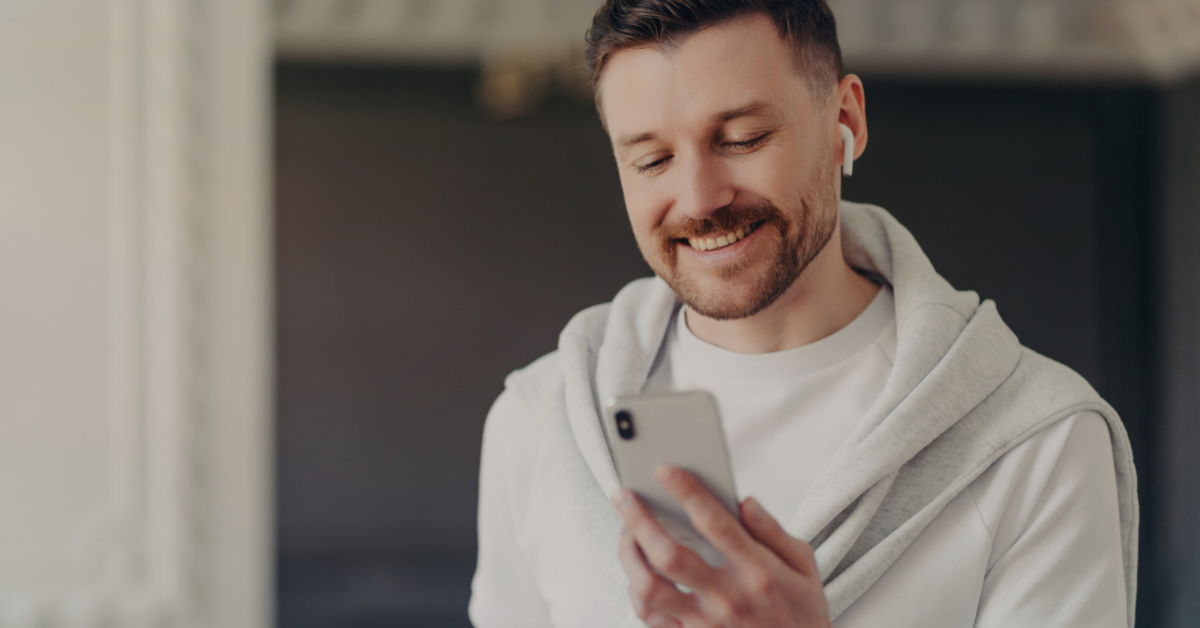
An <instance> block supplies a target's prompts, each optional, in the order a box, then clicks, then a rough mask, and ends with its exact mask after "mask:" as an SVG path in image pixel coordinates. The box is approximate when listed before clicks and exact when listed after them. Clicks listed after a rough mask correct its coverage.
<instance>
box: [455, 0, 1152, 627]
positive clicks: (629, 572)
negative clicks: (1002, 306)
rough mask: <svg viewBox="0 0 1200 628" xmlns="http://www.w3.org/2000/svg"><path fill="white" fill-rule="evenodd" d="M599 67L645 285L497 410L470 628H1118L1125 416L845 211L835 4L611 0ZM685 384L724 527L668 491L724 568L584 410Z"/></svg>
mask: <svg viewBox="0 0 1200 628" xmlns="http://www.w3.org/2000/svg"><path fill="white" fill-rule="evenodd" d="M588 46H589V48H588V61H589V68H590V70H591V72H592V78H593V84H594V87H595V90H596V103H597V107H598V109H599V111H600V116H601V120H602V121H603V123H604V125H605V129H606V130H607V131H608V134H609V137H610V138H611V140H612V146H613V152H614V156H615V158H616V164H617V168H618V170H619V172H620V178H621V186H622V189H623V191H624V196H625V204H626V208H627V210H628V213H629V218H630V223H631V224H632V227H633V232H634V236H635V238H636V239H637V243H638V246H639V248H640V249H641V251H642V254H643V256H644V257H645V259H646V261H647V262H648V263H649V264H650V267H651V268H652V269H653V270H654V272H655V274H656V275H657V277H655V278H650V279H644V280H639V281H635V282H633V283H632V284H630V285H629V286H627V287H626V288H625V289H623V290H622V291H621V292H620V293H619V294H618V295H616V297H615V298H614V300H613V302H612V303H610V304H605V305H601V306H597V307H594V308H591V309H588V310H585V311H584V312H581V313H580V314H579V315H577V316H576V317H575V318H574V319H573V320H572V321H571V322H570V324H568V326H567V328H566V329H565V330H564V331H563V332H562V334H561V336H560V339H559V348H558V350H557V351H555V352H554V353H551V354H550V355H548V356H546V357H544V358H542V359H540V360H538V361H537V362H535V363H533V364H531V365H530V366H528V367H526V368H524V369H522V370H520V371H517V372H515V373H513V375H511V376H510V377H509V379H508V381H507V385H506V390H505V392H504V393H503V394H502V395H501V396H500V398H499V399H498V400H497V401H496V404H495V405H494V406H493V408H492V411H491V413H490V414H489V416H488V420H487V426H486V428H485V433H484V447H483V461H482V470H481V486H480V506H479V562H478V567H477V571H476V576H475V580H474V583H473V595H472V599H471V606H470V615H471V619H472V621H473V622H474V623H475V624H476V625H477V626H479V627H480V628H492V627H498V628H499V627H509V626H512V627H515V626H561V627H577V626H578V627H582V626H605V627H608V626H634V625H641V624H642V623H643V622H644V623H645V624H648V625H650V626H655V627H659V626H687V627H689V628H690V627H697V628H700V627H708V626H747V627H749V626H822V627H823V626H829V625H831V624H835V625H838V626H842V627H852V626H854V627H858V626H861V627H868V626H871V627H874V626H891V627H896V626H914V627H916V626H922V627H924V626H964V627H965V626H1012V625H1021V626H1024V625H1053V626H1067V625H1071V626H1076V625H1078V626H1085V625H1086V626H1126V625H1131V624H1132V618H1133V607H1134V599H1135V592H1136V587H1135V580H1134V576H1135V573H1136V561H1137V553H1136V546H1137V545H1136V544H1137V496H1136V492H1135V485H1136V481H1135V477H1134V469H1133V463H1132V459H1131V457H1130V453H1129V443H1128V439H1127V438H1126V436H1125V432H1124V429H1123V428H1122V426H1121V423H1120V420H1119V419H1118V418H1117V416H1116V414H1115V413H1114V412H1113V410H1112V408H1111V407H1109V406H1108V405H1107V404H1106V403H1104V401H1103V400H1101V399H1100V398H1099V397H1098V396H1097V395H1096V393H1095V392H1094V391H1093V390H1092V389H1091V387H1089V386H1088V385H1087V383H1086V382H1085V381H1083V380H1082V379H1081V378H1080V377H1079V376H1078V375H1076V374H1075V373H1073V372H1072V371H1070V370H1069V369H1067V368H1066V367H1064V366H1062V365H1060V364H1057V363H1054V362H1052V361H1050V360H1048V359H1046V358H1044V357H1042V356H1040V355H1038V354H1037V353H1034V352H1033V351H1031V350H1029V349H1027V348H1025V347H1022V346H1021V345H1020V344H1019V342H1018V341H1017V339H1016V337H1015V336H1014V335H1013V334H1012V332H1011V331H1010V330H1009V329H1008V328H1007V327H1006V326H1005V325H1004V323H1003V321H1002V320H1001V319H1000V317H999V314H998V313H997V310H996V307H995V304H993V303H992V302H990V301H984V302H981V301H980V300H979V298H978V296H977V295H976V294H975V293H973V292H964V291H957V290H955V289H954V288H953V287H951V286H950V285H949V284H948V283H947V282H946V281H945V280H944V279H942V278H941V277H940V276H939V275H938V274H937V273H936V272H935V271H934V269H933V268H932V266H931V265H930V263H929V261H928V259H927V258H926V257H925V256H924V254H923V253H922V252H921V249H920V247H919V246H918V245H917V243H916V242H915V240H914V239H913V237H912V235H911V234H909V233H908V231H906V230H905V229H904V228H903V227H902V226H901V225H900V224H898V223H897V222H896V221H895V219H893V218H892V217H891V216H890V215H889V214H888V213H887V212H885V211H884V210H882V209H880V208H878V207H873V206H868V205H858V204H853V203H848V202H844V201H841V200H840V199H841V176H842V173H843V170H844V169H846V168H847V167H848V166H850V165H851V164H852V161H851V160H852V159H853V158H855V157H857V156H858V155H859V154H861V153H862V151H863V150H864V149H865V148H866V146H867V137H868V136H867V121H866V112H865V111H866V110H865V95H864V91H863V84H862V81H861V80H859V78H858V77H856V76H854V75H846V74H845V73H844V72H843V69H842V62H841V53H840V50H839V47H838V44H837V35H836V28H835V25H834V19H833V16H832V14H831V13H830V11H829V8H828V7H827V6H826V5H825V2H824V0H609V1H608V2H606V3H605V5H604V6H603V7H602V8H601V9H600V11H599V13H598V14H597V16H596V19H595V21H594V23H593V26H592V29H591V31H590V32H589V33H588ZM843 128H844V129H845V131H843ZM694 389H703V390H707V391H710V392H711V393H712V394H713V395H714V397H715V398H716V399H717V402H718V405H719V407H720V410H721V414H722V417H723V419H724V425H723V429H724V430H725V432H726V440H727V442H728V444H729V448H730V458H731V460H732V464H733V470H734V476H735V479H736V482H737V486H738V490H739V492H740V493H741V494H740V495H739V497H740V498H741V499H742V501H741V505H740V508H739V512H738V513H736V514H733V513H729V512H727V511H725V510H724V509H723V508H722V507H720V505H719V502H717V501H716V500H715V499H714V498H713V497H712V495H710V494H709V493H708V491H707V490H705V488H704V487H703V486H702V485H700V484H699V483H698V482H697V481H696V480H695V478H693V477H692V476H691V475H690V474H688V473H686V472H684V471H681V470H677V469H672V468H667V467H664V468H661V469H660V470H659V471H660V473H659V479H660V481H662V483H663V484H664V487H666V489H667V490H668V491H669V492H670V493H671V494H672V495H673V496H674V497H675V498H676V499H677V500H678V501H679V502H680V503H681V504H682V505H683V507H684V508H685V509H686V510H687V512H688V513H689V515H690V517H691V519H692V521H693V524H694V525H695V527H696V528H697V530H698V531H699V532H700V533H701V534H703V535H704V536H705V537H707V538H708V539H709V540H710V541H711V542H712V544H713V545H714V546H715V547H716V548H717V549H719V550H720V551H721V553H722V554H724V556H725V557H726V559H727V560H726V562H725V564H724V565H723V566H721V567H719V568H714V567H710V566H709V565H708V564H707V563H705V562H704V561H703V560H702V559H701V558H700V557H699V556H697V555H696V554H695V553H694V552H692V551H691V550H690V549H687V548H686V547H684V546H682V545H680V544H678V543H676V542H675V541H674V540H673V539H672V538H671V537H670V536H668V535H667V534H666V533H665V532H664V531H663V529H662V527H661V526H660V525H659V524H658V523H657V522H656V521H655V519H654V518H653V517H651V516H650V515H649V514H648V512H647V511H646V510H645V508H644V507H643V506H642V504H641V502H640V501H639V500H638V499H637V497H636V496H635V495H632V494H630V493H629V492H628V491H625V490H623V489H621V487H620V486H619V483H618V481H617V478H616V474H615V471H614V469H613V464H612V461H611V458H610V456H609V452H608V449H607V447H606V443H605V440H604V436H603V431H602V426H601V423H600V421H601V418H600V413H599V412H598V408H599V405H600V400H602V399H607V398H609V397H612V396H616V395H620V394H627V393H633V392H639V391H668V390H694Z"/></svg>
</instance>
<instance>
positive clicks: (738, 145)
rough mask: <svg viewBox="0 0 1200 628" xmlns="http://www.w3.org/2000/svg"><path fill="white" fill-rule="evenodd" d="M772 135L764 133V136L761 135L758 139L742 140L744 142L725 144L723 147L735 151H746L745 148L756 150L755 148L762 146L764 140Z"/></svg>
mask: <svg viewBox="0 0 1200 628" xmlns="http://www.w3.org/2000/svg"><path fill="white" fill-rule="evenodd" d="M770 135H771V134H770V133H763V134H762V135H759V136H757V137H752V138H750V139H748V140H742V141H738V142H725V143H724V144H723V146H725V147H726V148H732V149H735V150H737V149H745V148H754V147H755V146H758V145H759V144H762V143H763V140H765V139H767V137H768V136H770Z"/></svg>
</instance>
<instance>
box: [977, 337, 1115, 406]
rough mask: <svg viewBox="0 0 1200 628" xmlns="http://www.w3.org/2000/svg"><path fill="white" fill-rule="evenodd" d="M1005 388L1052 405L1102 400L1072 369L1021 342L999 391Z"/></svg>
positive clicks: (1046, 404)
mask: <svg viewBox="0 0 1200 628" xmlns="http://www.w3.org/2000/svg"><path fill="white" fill-rule="evenodd" d="M1005 388H1008V389H1010V390H1011V391H1012V392H1018V391H1019V392H1020V394H1021V395H1022V396H1024V397H1025V398H1026V399H1028V400H1029V401H1031V402H1033V401H1037V402H1039V403H1041V404H1045V406H1046V407H1051V408H1060V409H1062V407H1070V406H1073V405H1077V404H1095V403H1100V404H1103V403H1104V400H1103V399H1101V398H1100V394H1099V393H1097V392H1096V389H1095V388H1093V387H1092V385H1091V384H1090V383H1088V381H1087V379H1085V378H1084V377H1083V376H1082V375H1080V374H1079V373H1077V372H1076V371H1075V370H1074V369H1072V368H1071V367H1069V366H1067V365H1065V364H1063V363H1061V362H1058V361H1056V360H1053V359H1051V358H1049V357H1046V356H1044V355H1042V354H1040V353H1038V352H1037V351H1034V350H1033V349H1030V348H1029V347H1026V346H1024V345H1022V346H1021V360H1020V361H1019V362H1018V363H1017V368H1016V369H1015V370H1014V371H1013V373H1012V375H1011V376H1009V378H1008V380H1007V381H1006V382H1005V383H1004V385H1003V386H1001V390H1003V389H1005Z"/></svg>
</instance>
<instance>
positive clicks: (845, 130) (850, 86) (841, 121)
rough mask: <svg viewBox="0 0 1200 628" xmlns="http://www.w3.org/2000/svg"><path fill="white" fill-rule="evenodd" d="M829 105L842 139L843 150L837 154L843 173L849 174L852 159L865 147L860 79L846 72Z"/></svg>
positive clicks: (865, 107) (865, 130)
mask: <svg viewBox="0 0 1200 628" xmlns="http://www.w3.org/2000/svg"><path fill="white" fill-rule="evenodd" d="M830 105H832V106H831V107H830V109H832V110H833V112H832V113H834V114H835V115H836V116H837V119H836V123H837V124H838V125H839V131H840V132H839V133H838V137H839V138H842V139H843V150H842V151H839V154H838V156H839V157H841V158H842V159H841V160H840V161H841V162H842V167H843V174H845V175H846V176H849V175H850V174H851V173H852V172H853V166H854V160H855V159H858V158H859V157H861V156H862V154H863V152H864V151H865V150H866V149H867V105H866V97H865V96H864V94H863V83H862V79H860V78H858V76H856V75H854V74H847V75H846V77H845V78H843V79H842V80H841V81H840V82H839V83H838V86H837V89H835V90H834V92H833V99H832V102H830Z"/></svg>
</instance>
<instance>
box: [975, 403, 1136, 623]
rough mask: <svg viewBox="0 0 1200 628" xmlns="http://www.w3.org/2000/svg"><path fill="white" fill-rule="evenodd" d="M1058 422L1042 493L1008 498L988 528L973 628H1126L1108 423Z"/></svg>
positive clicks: (1095, 419) (1088, 419)
mask: <svg viewBox="0 0 1200 628" xmlns="http://www.w3.org/2000/svg"><path fill="white" fill-rule="evenodd" d="M1065 421H1070V422H1073V424H1071V425H1069V426H1064V427H1069V429H1070V434H1069V435H1068V436H1067V438H1066V441H1065V442H1064V443H1063V446H1062V450H1061V452H1060V453H1059V456H1058V460H1057V462H1055V464H1054V468H1053V470H1052V471H1051V472H1050V474H1049V475H1048V476H1045V477H1046V481H1045V484H1044V486H1043V487H1042V488H1041V490H1040V491H1038V490H1037V489H1036V487H1033V488H1032V489H1031V488H1030V487H1025V488H1026V491H1027V492H1026V494H1025V495H1021V494H1020V491H1018V493H1015V494H1014V495H1013V496H1012V497H1011V498H1009V503H1008V504H1007V507H1006V508H1005V510H1004V513H1003V514H1002V515H1001V516H1000V518H999V520H998V521H996V522H995V523H994V525H995V528H994V530H993V538H994V546H993V557H992V559H991V563H990V565H989V569H988V573H987V576H986V577H985V579H984V583H983V591H982V595H981V597H980V604H979V613H978V616H977V619H976V626H977V628H993V627H999V626H1035V625H1041V626H1097V627H1102V626H1112V627H1114V628H1117V627H1121V628H1124V627H1125V626H1127V620H1126V599H1125V568H1124V559H1123V556H1122V549H1121V528H1120V521H1119V519H1118V507H1117V482H1116V472H1115V470H1114V466H1113V457H1112V443H1111V441H1110V436H1109V432H1108V424H1107V423H1106V422H1105V421H1104V419H1103V418H1102V417H1100V415H1098V414H1096V413H1094V412H1086V413H1081V414H1079V415H1076V416H1074V417H1069V418H1068V419H1065ZM1021 502H1026V503H1028V504H1030V506H1029V507H1028V508H1025V507H1023V505H1022V503H1021Z"/></svg>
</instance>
